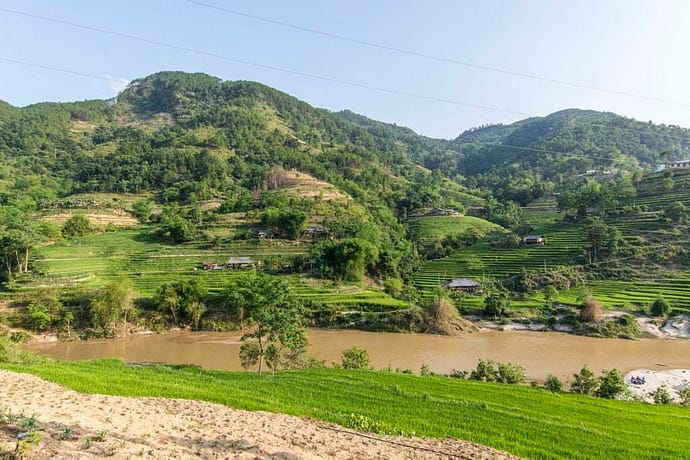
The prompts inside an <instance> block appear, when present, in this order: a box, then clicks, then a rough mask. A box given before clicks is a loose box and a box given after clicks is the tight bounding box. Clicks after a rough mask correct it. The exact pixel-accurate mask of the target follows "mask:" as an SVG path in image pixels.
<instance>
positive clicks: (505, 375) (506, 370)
mask: <svg viewBox="0 0 690 460" xmlns="http://www.w3.org/2000/svg"><path fill="white" fill-rule="evenodd" d="M469 378H470V380H480V381H484V382H497V383H522V382H524V381H525V368H524V367H522V366H518V365H516V364H512V363H496V362H493V361H491V360H487V361H484V360H482V359H480V360H479V362H478V363H477V367H476V368H475V369H474V370H473V371H472V372H471V373H470V377H469Z"/></svg>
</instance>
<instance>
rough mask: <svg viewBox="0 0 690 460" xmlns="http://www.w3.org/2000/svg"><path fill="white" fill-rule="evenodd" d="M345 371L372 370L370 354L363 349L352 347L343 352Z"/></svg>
mask: <svg viewBox="0 0 690 460" xmlns="http://www.w3.org/2000/svg"><path fill="white" fill-rule="evenodd" d="M342 367H343V369H371V360H370V359H369V353H368V352H367V351H366V350H365V349H364V348H362V347H357V346H354V347H351V348H348V349H347V350H344V351H343V354H342Z"/></svg>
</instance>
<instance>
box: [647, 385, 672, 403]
mask: <svg viewBox="0 0 690 460" xmlns="http://www.w3.org/2000/svg"><path fill="white" fill-rule="evenodd" d="M649 396H651V397H652V399H653V400H654V404H671V403H672V402H673V398H671V392H669V391H668V387H667V386H666V385H661V386H660V387H658V388H657V389H656V390H654V391H653V392H651V393H650V394H649Z"/></svg>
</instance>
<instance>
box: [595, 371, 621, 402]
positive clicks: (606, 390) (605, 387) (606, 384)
mask: <svg viewBox="0 0 690 460" xmlns="http://www.w3.org/2000/svg"><path fill="white" fill-rule="evenodd" d="M626 389H627V387H626V385H625V381H624V380H623V376H622V375H621V373H620V372H618V369H611V370H610V371H602V374H601V377H599V387H598V388H597V390H596V392H595V395H596V396H597V397H599V398H606V399H614V398H615V397H616V396H618V395H621V394H623V393H625V391H626Z"/></svg>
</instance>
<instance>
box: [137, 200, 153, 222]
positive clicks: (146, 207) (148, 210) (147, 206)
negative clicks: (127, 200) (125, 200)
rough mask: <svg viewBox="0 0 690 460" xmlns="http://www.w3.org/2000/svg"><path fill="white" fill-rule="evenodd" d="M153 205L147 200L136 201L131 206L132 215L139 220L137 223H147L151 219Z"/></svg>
mask: <svg viewBox="0 0 690 460" xmlns="http://www.w3.org/2000/svg"><path fill="white" fill-rule="evenodd" d="M152 213H153V205H152V204H151V202H150V201H148V200H143V201H137V202H136V203H134V204H133V205H132V214H134V216H135V217H136V218H137V219H139V222H142V223H144V224H145V223H147V222H148V221H149V219H151V214H152Z"/></svg>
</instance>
